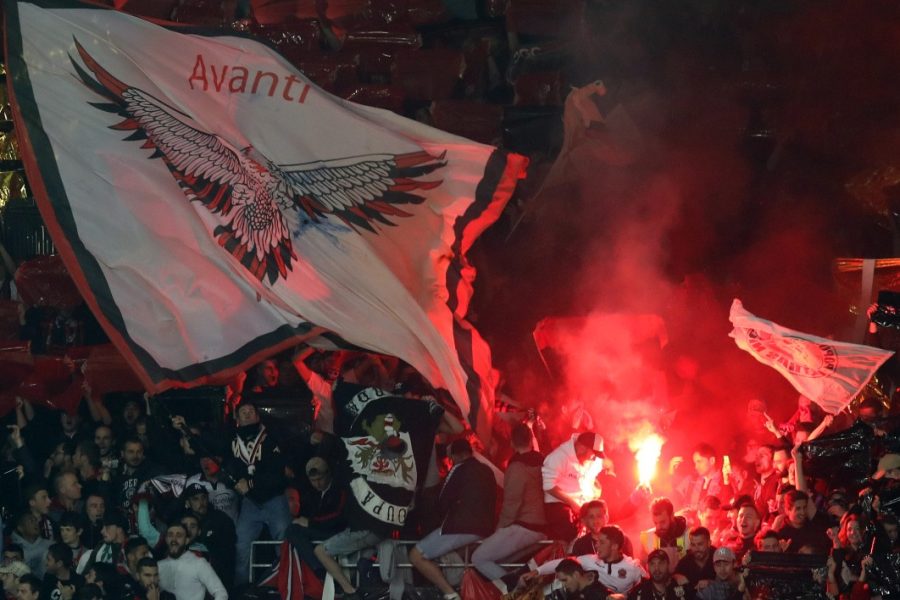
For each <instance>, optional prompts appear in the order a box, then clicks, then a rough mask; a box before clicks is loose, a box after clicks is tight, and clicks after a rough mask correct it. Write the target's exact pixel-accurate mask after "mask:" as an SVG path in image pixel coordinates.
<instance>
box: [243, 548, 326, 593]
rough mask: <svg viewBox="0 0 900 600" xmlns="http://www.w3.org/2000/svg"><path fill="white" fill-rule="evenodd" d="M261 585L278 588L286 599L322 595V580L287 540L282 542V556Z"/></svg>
mask: <svg viewBox="0 0 900 600" xmlns="http://www.w3.org/2000/svg"><path fill="white" fill-rule="evenodd" d="M259 585H261V586H268V587H274V588H277V589H278V594H279V595H280V596H281V598H283V599H284V600H303V597H304V596H311V597H313V598H321V597H322V581H321V580H319V578H318V577H316V575H315V573H313V572H312V569H310V568H309V567H308V566H307V565H306V564H305V563H304V562H303V561H301V560H300V556H299V555H298V554H297V550H295V549H294V547H293V546H291V543H290V542H288V541H287V540H285V541H283V542H281V558H279V559H278V562H277V563H275V566H273V567H272V570H271V571H269V573H268V574H266V576H265V577H264V578H263V580H262V581H261V582H260V583H259Z"/></svg>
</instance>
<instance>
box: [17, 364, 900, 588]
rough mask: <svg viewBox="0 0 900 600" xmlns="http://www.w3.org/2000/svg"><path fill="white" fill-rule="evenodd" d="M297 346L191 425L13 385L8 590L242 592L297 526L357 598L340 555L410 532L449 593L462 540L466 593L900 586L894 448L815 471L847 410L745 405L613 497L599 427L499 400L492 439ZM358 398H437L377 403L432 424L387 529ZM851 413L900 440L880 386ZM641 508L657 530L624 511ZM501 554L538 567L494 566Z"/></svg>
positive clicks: (391, 370)
mask: <svg viewBox="0 0 900 600" xmlns="http://www.w3.org/2000/svg"><path fill="white" fill-rule="evenodd" d="M284 358H285V359H286V360H283V361H281V362H279V361H278V360H275V359H270V360H265V361H263V362H262V363H260V364H259V365H258V366H257V367H255V368H254V369H252V370H251V371H250V372H249V374H248V375H247V376H241V377H238V378H237V379H236V380H235V381H234V382H233V383H232V384H230V385H229V386H228V387H227V388H226V389H225V395H226V396H227V399H226V400H225V402H224V403H223V406H224V408H225V410H224V411H223V412H224V413H225V417H224V422H221V423H216V424H211V423H203V424H201V423H192V422H190V421H189V420H188V419H186V418H185V417H184V416H182V415H180V414H177V412H178V411H169V412H166V411H165V409H164V405H162V404H161V403H159V402H156V401H155V400H154V399H152V398H150V397H141V396H130V397H125V398H124V401H122V399H120V401H119V402H116V401H115V399H108V400H107V401H104V399H102V398H95V397H94V395H93V394H92V393H91V390H90V389H88V388H86V389H85V390H84V392H85V393H84V399H83V401H82V402H81V404H80V406H79V410H78V412H76V413H75V414H67V413H65V412H57V413H54V412H51V411H47V410H45V409H43V408H39V407H38V408H36V407H34V406H32V404H31V403H29V402H27V401H25V400H23V399H19V401H18V402H17V405H16V409H15V411H14V413H12V414H10V415H8V416H7V418H6V421H7V422H8V423H9V424H8V425H7V430H8V436H7V437H6V441H5V443H4V445H3V467H2V469H3V480H2V484H3V505H4V512H3V517H4V534H5V535H4V538H3V546H2V565H0V577H2V585H3V591H4V594H5V597H6V598H19V599H23V600H24V599H33V598H38V597H40V598H53V599H57V598H64V599H70V598H86V599H94V598H116V599H118V598H129V599H131V598H142V599H144V598H147V599H156V598H165V597H172V595H174V597H175V598H178V599H197V600H200V599H202V598H204V597H212V598H215V599H217V600H219V599H222V598H226V597H229V596H231V597H238V596H239V595H240V594H245V593H252V592H248V590H252V589H253V588H252V587H251V586H250V584H252V583H253V581H252V580H251V571H250V559H251V557H250V548H251V544H252V542H254V541H256V540H260V539H271V540H275V541H280V540H287V541H288V542H290V545H291V547H293V548H294V549H295V550H296V551H297V555H298V556H299V557H300V560H301V561H302V562H303V563H304V564H305V565H306V566H307V567H308V568H309V569H310V571H311V572H312V573H314V574H316V575H317V576H318V577H319V578H322V579H324V578H325V576H326V574H330V575H331V576H332V577H333V578H334V582H335V584H336V586H337V589H338V593H341V592H342V593H343V596H344V597H347V598H355V597H364V594H365V593H366V591H365V590H364V589H357V585H359V584H358V582H359V581H360V580H359V579H354V578H352V577H350V576H348V573H347V572H346V571H345V569H344V568H343V567H344V566H345V565H342V564H341V562H340V561H341V560H342V559H346V558H347V557H352V556H356V553H357V552H360V551H363V555H364V556H370V557H371V556H374V555H375V554H378V555H379V558H380V559H381V561H382V562H384V561H387V560H388V559H387V558H386V557H384V556H381V553H383V552H385V551H386V550H385V546H384V542H385V540H387V541H388V543H390V542H391V541H392V540H391V538H394V541H396V538H402V539H416V540H418V541H417V542H416V543H415V545H414V546H413V547H412V548H411V549H410V551H409V554H408V560H409V562H410V563H411V564H412V565H413V567H414V568H415V571H417V572H418V574H419V575H418V577H419V579H418V581H420V582H421V581H423V580H424V581H427V582H429V583H430V584H432V585H433V586H434V588H436V589H438V590H440V593H441V594H443V597H444V598H448V599H452V598H458V597H459V595H458V594H459V593H460V592H458V591H457V590H458V589H459V586H460V581H459V577H458V575H457V576H454V574H453V573H451V572H450V571H445V570H444V569H443V568H442V566H441V564H440V559H441V557H444V556H445V555H447V554H448V553H450V552H452V551H457V550H459V551H462V549H464V548H466V547H468V546H472V547H473V548H474V552H473V553H472V554H471V559H470V563H471V565H472V567H473V569H472V570H470V572H468V573H467V574H466V575H465V576H464V577H463V582H462V590H461V592H462V595H463V597H467V598H473V599H474V598H481V597H492V595H496V596H494V597H500V594H504V595H506V597H510V598H516V597H534V596H528V594H535V593H538V594H539V593H543V592H541V591H540V590H541V589H542V588H543V587H544V586H545V584H549V583H553V582H555V584H554V585H555V587H557V588H558V591H554V592H549V593H551V594H556V595H555V596H553V597H555V598H556V597H558V598H626V597H627V598H633V599H638V600H643V599H654V598H694V597H696V598H701V599H720V598H729V599H730V598H734V599H737V598H751V597H752V598H792V597H818V598H824V597H830V598H894V597H897V593H898V590H897V588H896V587H892V586H896V582H897V581H898V578H897V570H896V569H897V565H898V561H897V556H898V553H900V540H898V520H897V517H896V516H895V513H894V512H893V508H892V506H890V505H891V504H892V503H893V501H894V500H895V495H896V493H897V492H896V490H897V488H898V487H900V454H895V453H887V454H884V455H883V456H881V457H880V459H878V461H877V465H874V466H873V468H872V470H871V473H870V475H871V477H870V479H869V485H867V486H864V487H853V486H850V485H834V484H833V482H832V483H831V484H829V483H828V481H827V480H826V479H819V478H811V477H807V475H806V474H805V473H804V469H803V465H804V461H803V460H802V457H803V453H804V449H805V448H807V447H808V444H809V442H810V440H812V439H814V438H816V437H818V436H820V435H822V434H823V432H829V430H830V431H834V430H835V429H839V428H841V427H843V426H844V425H846V424H847V423H845V424H840V423H836V422H835V419H833V418H832V417H831V416H828V415H823V414H821V413H820V412H819V411H818V410H816V406H815V405H814V404H812V403H810V402H809V400H808V399H805V398H802V397H801V398H800V401H799V404H798V409H797V412H796V414H795V415H794V416H793V417H792V418H791V419H790V420H789V421H787V422H786V423H783V424H781V425H776V424H775V423H774V421H772V420H771V419H770V418H769V417H768V416H767V415H766V413H765V412H764V410H765V409H764V407H763V406H762V403H761V402H760V401H754V402H752V403H751V405H750V406H749V407H748V413H747V420H746V423H751V422H753V419H754V418H758V420H759V422H760V423H761V426H760V427H757V428H753V427H751V428H750V429H749V431H750V432H751V434H752V437H751V434H748V435H745V436H743V440H744V441H743V442H742V445H741V447H740V448H731V449H729V451H730V452H732V454H731V455H730V456H728V457H727V458H726V455H723V454H722V453H720V452H718V451H717V450H716V449H714V448H712V447H711V446H709V445H708V444H705V443H699V444H697V445H696V446H695V447H694V448H693V449H692V452H691V454H690V457H689V463H687V462H686V461H684V460H683V459H682V458H681V457H678V456H676V457H672V458H671V460H670V461H669V467H670V469H669V473H668V477H667V476H666V475H663V476H661V477H660V479H664V478H667V479H670V480H671V482H672V485H670V486H668V489H669V490H670V491H669V492H668V493H667V495H666V496H660V495H656V492H654V490H651V489H650V486H648V485H638V486H637V487H636V488H635V489H634V490H633V491H632V492H631V493H630V494H627V495H626V497H625V498H624V500H622V501H619V502H618V503H617V505H612V501H609V502H608V501H607V500H606V499H605V497H606V494H605V493H604V492H603V490H601V489H600V487H599V486H598V482H599V481H602V480H603V476H604V472H605V471H610V470H612V469H613V468H614V465H613V464H612V462H611V461H610V459H609V458H608V457H607V456H606V455H605V454H604V443H603V439H602V437H601V436H600V435H599V434H596V433H594V432H591V431H572V432H571V433H570V434H569V435H565V436H563V437H562V438H558V436H557V438H558V439H553V436H551V435H550V433H549V432H548V431H547V429H546V427H545V426H544V425H543V421H542V420H541V419H540V418H539V417H537V416H536V415H534V413H532V412H515V410H514V411H513V412H511V413H505V414H504V415H502V418H501V417H498V418H497V421H498V422H503V423H505V424H506V426H507V427H508V429H507V433H508V435H498V436H497V437H498V438H499V439H508V445H507V444H499V445H493V446H492V448H491V449H490V450H486V449H485V448H483V447H482V446H481V445H480V444H479V442H478V439H477V438H476V437H475V436H474V435H473V434H472V433H471V431H467V430H466V429H465V426H464V424H463V422H462V421H461V419H459V418H458V417H457V416H456V415H455V413H454V410H455V409H454V407H453V405H452V402H450V401H448V400H447V399H444V398H442V397H441V395H440V394H438V393H437V392H435V391H434V390H432V389H430V388H429V386H428V385H427V383H425V382H424V381H423V380H422V378H421V377H420V376H419V375H418V374H416V373H415V372H414V371H412V370H411V369H409V368H408V367H405V365H403V364H402V363H398V362H397V361H396V360H391V359H388V358H385V357H379V356H375V355H369V354H359V353H321V352H314V351H313V350H311V349H309V348H306V349H303V350H300V351H298V352H297V353H296V354H295V355H293V356H289V357H284ZM380 390H392V391H391V392H389V393H388V392H381V391H380ZM285 396H290V397H293V398H294V402H295V403H296V404H298V405H301V406H303V407H304V408H306V407H308V411H306V414H307V417H306V418H307V419H308V421H307V423H306V425H307V427H306V428H304V429H303V431H304V433H302V434H301V435H299V436H294V437H293V439H288V438H286V437H283V436H280V435H279V426H278V423H277V420H276V419H271V418H269V419H265V420H266V423H263V419H261V417H263V416H265V407H266V406H267V400H268V399H270V398H273V397H278V398H281V397H285ZM366 398H381V399H384V398H395V399H397V401H398V402H407V403H414V404H415V405H416V406H422V407H425V408H426V410H425V412H423V413H421V414H420V416H419V417H417V418H416V420H415V421H413V422H408V423H405V424H401V423H400V419H396V422H395V421H394V420H393V419H394V417H392V416H390V415H387V416H386V415H381V417H382V421H381V426H382V427H383V428H384V431H386V432H387V433H391V431H392V429H391V428H396V430H397V431H400V430H401V429H402V430H403V431H407V432H410V433H414V432H416V430H418V429H421V430H423V431H426V432H429V434H428V435H429V436H431V437H429V439H427V443H426V444H425V445H424V446H423V445H422V444H421V441H419V442H416V441H415V439H413V440H412V441H411V442H410V443H412V444H413V445H414V446H415V450H416V451H417V454H421V453H422V452H424V454H425V456H426V457H427V458H428V461H427V464H428V467H427V468H426V469H424V470H425V471H427V473H422V474H421V475H419V480H418V481H417V483H416V487H417V489H416V492H417V493H416V497H415V499H414V501H411V502H410V503H409V504H410V506H411V510H410V512H409V518H408V519H406V522H405V523H402V522H398V525H397V527H395V528H392V529H391V530H390V531H387V530H385V529H379V528H377V527H373V526H369V524H372V523H374V522H375V521H373V520H372V519H371V517H372V513H371V512H370V513H365V511H362V512H361V511H360V510H359V508H360V507H363V508H364V507H365V501H360V498H359V496H358V495H356V494H355V490H354V487H355V486H354V484H353V481H354V479H353V475H354V472H353V469H348V468H347V465H348V464H349V465H351V466H352V465H353V457H352V452H353V448H352V444H351V443H349V442H348V440H352V439H354V438H352V434H351V423H352V422H353V421H354V419H355V417H356V415H357V414H358V412H359V409H360V407H359V402H361V401H364V400H365V399H366ZM361 399H362V400H361ZM107 404H109V407H108V406H107ZM114 405H115V409H114V410H110V408H112V407H113V406H114ZM398 406H399V405H398ZM856 412H857V414H856V416H857V417H858V421H857V423H856V424H855V425H853V427H854V428H857V429H859V428H862V429H864V430H867V431H868V432H869V433H868V435H872V436H875V437H883V436H888V437H890V432H888V431H883V430H881V429H880V428H879V427H880V426H881V423H882V421H880V420H879V419H880V417H881V416H882V414H881V412H882V407H881V405H879V404H878V403H877V402H872V401H866V402H864V403H863V404H862V405H861V406H860V407H859V408H858V409H857V411H856ZM397 414H400V413H399V411H398V412H397ZM510 415H513V416H512V417H510ZM434 432H436V436H435V434H434ZM420 439H421V438H420ZM385 440H387V441H386V442H384V443H382V444H381V445H380V446H379V451H380V453H381V454H380V457H381V458H385V457H387V459H388V461H390V460H391V459H402V457H403V455H404V454H403V453H404V449H403V448H402V447H400V448H399V449H398V448H396V447H392V445H391V444H392V443H394V444H400V445H402V444H403V443H404V442H405V441H408V440H410V438H408V437H401V436H399V435H394V436H391V435H389V436H388V437H386V438H385ZM804 444H806V445H804ZM421 448H425V450H424V451H423V450H421ZM391 452H395V453H394V454H391ZM501 457H502V458H501ZM418 458H419V457H417V460H416V466H417V467H418V468H420V469H421V466H420V465H423V464H426V463H423V462H420V461H419V460H418ZM500 465H505V469H503V470H502V471H501V469H500ZM369 480H370V481H374V479H373V478H372V477H370V478H369ZM501 482H502V483H501ZM660 487H661V488H666V486H664V485H661V486H660ZM382 495H383V493H382ZM354 497H355V498H356V500H354ZM385 497H387V496H385ZM393 501H394V502H395V503H396V504H398V505H400V504H402V503H401V501H400V500H396V499H394V500H393ZM376 513H377V511H376ZM647 516H649V517H650V518H651V519H652V523H653V527H651V528H649V529H644V530H641V531H635V530H633V529H631V527H626V528H625V529H623V527H622V526H620V525H618V524H617V523H634V522H637V523H640V522H641V521H642V520H646V517H647ZM367 519H368V520H367ZM626 530H629V534H626ZM546 540H550V541H551V542H547V541H546ZM476 543H477V545H475V546H473V545H474V544H476ZM256 560H257V561H259V560H260V559H259V557H257V558H256ZM509 563H516V564H525V565H530V566H524V567H521V568H518V569H516V568H509V567H504V566H501V565H508V564H509ZM754 565H757V567H758V568H759V569H762V570H761V571H758V573H763V576H762V579H759V577H758V578H757V579H758V580H759V581H762V580H765V578H766V577H770V578H772V577H774V579H771V580H765V581H767V583H765V582H764V584H761V585H762V587H761V588H760V587H759V586H757V587H758V589H756V590H754V589H753V585H754V584H753V582H752V581H751V578H750V577H749V576H748V573H750V572H752V571H753V569H754ZM760 565H761V566H760ZM766 568H768V569H769V571H766ZM256 575H259V572H257V573H256ZM779 577H780V578H781V579H779ZM254 579H258V577H255V578H254ZM759 581H757V583H759ZM773 582H774V583H773ZM370 583H371V582H370ZM766 586H768V587H766ZM779 586H780V587H779ZM791 586H794V587H793V588H792V587H791ZM797 586H800V588H802V589H803V590H805V591H803V592H802V593H805V594H811V595H806V596H802V595H797V594H800V592H796V589H799V588H797ZM764 588H765V589H768V590H769V591H768V592H761V591H760V590H762V589H764ZM772 590H776V591H772ZM777 590H781V591H777ZM785 590H788V591H785ZM790 590H794V591H790ZM767 594H768V595H767ZM773 594H774V595H773ZM537 597H540V596H537Z"/></svg>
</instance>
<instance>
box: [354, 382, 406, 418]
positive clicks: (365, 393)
mask: <svg viewBox="0 0 900 600" xmlns="http://www.w3.org/2000/svg"><path fill="white" fill-rule="evenodd" d="M393 395H394V394H392V393H390V392H386V391H384V390H379V389H378V388H374V387H369V388H366V389H364V390H362V391H360V392H357V393H356V394H354V396H353V398H351V399H350V402H348V403H347V405H346V406H345V407H344V412H346V413H347V414H348V415H352V416H353V422H354V423H356V418H357V417H358V416H359V413H361V412H362V409H363V407H364V406H365V405H366V404H368V403H369V402H371V401H372V400H378V399H379V398H387V397H389V396H393Z"/></svg>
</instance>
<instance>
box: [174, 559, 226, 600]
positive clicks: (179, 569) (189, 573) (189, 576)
mask: <svg viewBox="0 0 900 600" xmlns="http://www.w3.org/2000/svg"><path fill="white" fill-rule="evenodd" d="M159 587H161V588H162V589H164V590H165V591H167V592H171V593H173V594H175V597H176V598H178V600H204V598H206V593H207V592H209V594H210V595H211V596H212V597H213V598H214V599H215V600H228V592H227V591H226V590H225V586H224V585H222V581H221V580H220V579H219V576H218V575H216V572H215V571H213V568H212V567H211V566H210V564H209V563H208V562H207V561H206V559H205V558H200V557H199V556H197V555H196V554H194V553H193V552H191V551H190V550H188V551H187V552H185V553H184V554H182V555H181V556H179V557H178V558H165V559H163V560H161V561H159Z"/></svg>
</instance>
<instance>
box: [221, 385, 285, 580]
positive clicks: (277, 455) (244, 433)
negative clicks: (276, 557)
mask: <svg viewBox="0 0 900 600" xmlns="http://www.w3.org/2000/svg"><path fill="white" fill-rule="evenodd" d="M236 418H237V428H236V430H235V434H234V437H233V438H232V440H231V456H230V457H228V459H227V460H226V463H225V470H226V471H227V472H228V473H229V474H230V475H231V476H232V477H233V478H234V480H235V484H234V490H235V491H236V492H237V493H238V494H240V495H241V496H243V497H244V498H243V501H242V502H241V513H240V515H239V516H238V522H237V545H236V552H235V560H236V564H235V571H234V583H235V585H243V584H245V583H247V582H248V581H249V578H250V545H251V544H252V543H253V542H254V541H255V540H256V539H257V538H258V537H259V534H260V532H261V531H262V528H263V526H264V525H265V526H266V527H267V528H268V529H269V535H270V536H271V538H272V539H273V540H276V541H281V540H283V539H284V534H285V532H286V531H287V528H288V526H289V525H290V524H291V511H290V508H289V507H288V501H287V496H285V495H284V488H285V487H287V479H286V478H285V476H284V465H285V461H284V455H283V454H282V453H281V449H280V448H279V447H278V443H277V442H276V441H275V439H274V438H273V437H271V436H270V433H269V431H268V429H266V426H265V425H263V424H262V423H260V422H259V413H258V412H257V410H256V406H255V405H254V404H252V403H251V402H248V401H247V400H244V401H243V402H242V403H241V404H240V406H238V409H237V412H236Z"/></svg>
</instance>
